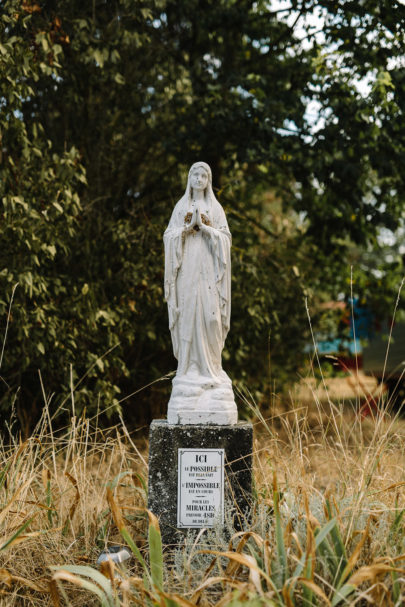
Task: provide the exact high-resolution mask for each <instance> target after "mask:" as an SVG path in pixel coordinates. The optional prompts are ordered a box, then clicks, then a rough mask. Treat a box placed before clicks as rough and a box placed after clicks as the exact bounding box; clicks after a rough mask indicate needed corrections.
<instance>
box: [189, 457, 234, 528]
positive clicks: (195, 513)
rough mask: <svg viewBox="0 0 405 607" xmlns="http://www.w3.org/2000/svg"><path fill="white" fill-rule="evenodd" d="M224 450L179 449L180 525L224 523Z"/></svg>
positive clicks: (201, 525)
mask: <svg viewBox="0 0 405 607" xmlns="http://www.w3.org/2000/svg"><path fill="white" fill-rule="evenodd" d="M224 457H225V455H224V449H179V462H178V465H179V468H178V470H179V472H178V495H177V527H178V528H181V527H194V528H200V527H213V526H214V524H215V523H217V522H218V523H221V524H223V522H224Z"/></svg>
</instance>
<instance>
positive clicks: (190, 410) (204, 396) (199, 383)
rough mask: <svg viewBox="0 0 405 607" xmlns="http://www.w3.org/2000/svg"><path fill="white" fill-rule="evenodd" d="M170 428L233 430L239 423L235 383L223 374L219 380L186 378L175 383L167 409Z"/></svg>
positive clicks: (197, 376)
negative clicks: (234, 393)
mask: <svg viewBox="0 0 405 607" xmlns="http://www.w3.org/2000/svg"><path fill="white" fill-rule="evenodd" d="M167 421H168V423H169V424H181V425H197V424H209V425H218V426H231V425H233V424H236V423H237V421H238V409H237V407H236V403H235V397H234V395H233V390H232V382H231V380H230V379H229V377H228V376H227V375H226V373H225V372H224V371H222V373H221V375H220V376H219V377H218V378H216V379H213V378H204V377H202V376H199V375H192V374H190V375H186V376H180V377H177V376H176V377H175V378H174V379H173V389H172V394H171V396H170V400H169V405H168V408H167Z"/></svg>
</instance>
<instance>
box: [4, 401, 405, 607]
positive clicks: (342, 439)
mask: <svg viewBox="0 0 405 607" xmlns="http://www.w3.org/2000/svg"><path fill="white" fill-rule="evenodd" d="M324 396H325V394H324ZM251 415H252V419H253V421H255V430H256V440H255V451H254V462H255V492H254V499H253V511H252V520H251V521H250V523H249V524H248V525H247V526H246V529H245V530H244V531H242V532H239V533H236V534H234V533H233V532H232V531H231V530H230V533H231V536H232V538H231V540H230V541H229V536H228V539H226V537H225V536H226V534H224V533H223V530H221V529H211V530H205V531H201V532H200V533H199V534H198V535H196V532H193V533H191V534H190V535H189V536H188V537H187V538H186V540H185V542H184V544H183V545H182V546H180V547H179V548H178V549H177V550H176V551H175V553H174V554H173V552H170V551H165V552H163V553H162V548H161V542H160V534H159V527H158V522H157V520H156V519H155V518H154V516H153V515H152V514H151V513H147V511H146V510H145V508H146V487H145V479H146V461H145V458H146V449H145V447H146V441H145V439H144V438H143V437H142V436H141V435H138V434H136V433H135V434H132V437H131V435H130V434H129V432H128V430H127V429H126V427H125V426H124V425H123V424H121V425H119V426H115V427H113V428H110V429H108V430H107V429H106V430H103V431H102V430H101V429H100V428H98V427H97V419H96V418H86V417H85V416H81V417H72V423H71V426H70V427H69V428H67V429H66V430H65V431H64V432H63V433H62V434H60V435H59V436H58V437H56V436H55V434H54V431H53V429H52V425H51V424H50V422H49V418H50V413H49V408H48V406H46V407H45V409H44V412H43V416H42V419H41V421H40V423H39V425H38V427H37V429H36V432H35V434H33V436H32V437H31V438H29V439H27V440H26V441H25V442H18V441H17V442H14V444H10V440H11V441H13V440H14V441H15V439H13V432H12V431H10V434H9V436H8V437H7V441H6V442H3V443H2V444H1V446H0V449H1V453H0V457H1V459H2V461H3V462H4V466H3V468H2V472H1V476H0V505H1V510H0V512H1V514H0V593H1V594H0V604H1V605H4V606H6V605H7V607H14V606H16V607H17V606H20V605H35V607H42V606H43V607H45V606H47V607H48V606H62V605H74V606H75V607H80V605H83V606H84V605H86V606H90V605H103V606H108V607H119V606H122V607H123V606H129V605H137V604H139V605H145V604H149V605H167V606H170V607H175V606H180V607H184V606H186V605H187V606H190V605H191V606H196V605H200V606H201V607H205V606H206V607H208V606H210V605H216V606H221V605H222V606H231V605H232V606H234V607H236V606H239V605H247V606H249V607H259V606H261V605H263V606H264V605H266V606H268V605H271V606H273V607H285V606H288V607H291V606H294V607H295V606H297V607H298V606H300V607H301V606H302V605H305V606H306V607H315V605H318V606H321V605H333V606H344V605H357V604H359V605H362V604H372V605H384V606H385V605H392V606H396V607H400V606H401V605H402V604H403V602H404V600H405V567H404V560H405V535H404V525H403V515H404V512H405V502H404V499H405V493H404V482H403V465H402V462H403V461H404V456H405V453H404V445H405V423H404V421H403V420H400V419H397V418H395V416H391V415H389V414H388V413H387V412H386V410H382V409H381V411H380V412H378V413H377V414H376V415H375V416H374V417H373V416H370V417H368V418H367V419H362V417H361V416H360V415H359V408H358V403H353V404H352V407H350V406H349V405H348V403H347V402H346V403H345V404H344V405H343V404H341V405H339V404H336V403H333V402H331V401H330V400H329V402H328V400H325V399H324V400H323V401H322V402H321V401H319V400H313V401H312V402H311V401H307V402H304V403H303V402H302V400H300V402H294V397H292V403H291V405H290V406H289V407H288V410H287V408H285V407H282V405H281V403H280V402H279V401H278V399H276V398H274V400H273V404H272V406H271V408H270V409H268V410H267V411H266V413H265V414H263V412H260V411H259V410H257V409H256V407H251ZM112 544H126V545H128V546H129V548H130V549H131V551H132V554H133V558H132V560H131V561H130V564H129V566H128V567H126V568H122V566H121V567H119V566H118V567H119V568H118V570H117V569H116V568H114V566H113V565H112V564H104V566H103V567H102V570H101V572H100V571H98V570H97V568H96V565H95V563H96V560H97V556H98V554H99V553H100V552H101V550H102V549H104V548H105V547H106V546H110V545H112Z"/></svg>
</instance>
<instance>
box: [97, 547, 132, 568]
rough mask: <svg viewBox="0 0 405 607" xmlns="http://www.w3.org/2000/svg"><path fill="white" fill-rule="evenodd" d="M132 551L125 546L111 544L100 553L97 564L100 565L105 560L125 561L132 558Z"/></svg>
mask: <svg viewBox="0 0 405 607" xmlns="http://www.w3.org/2000/svg"><path fill="white" fill-rule="evenodd" d="M131 556H132V555H131V552H130V551H129V550H128V548H125V546H110V548H106V549H105V550H103V552H102V553H101V554H100V556H99V557H98V559H97V565H98V566H100V565H101V563H104V561H108V560H111V561H113V563H124V562H125V561H127V560H128V559H130V558H131Z"/></svg>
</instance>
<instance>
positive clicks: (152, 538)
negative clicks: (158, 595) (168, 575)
mask: <svg viewBox="0 0 405 607" xmlns="http://www.w3.org/2000/svg"><path fill="white" fill-rule="evenodd" d="M148 515H149V530H148V540H149V561H150V573H151V577H152V583H153V584H154V585H155V586H156V588H158V589H159V590H163V552H162V536H161V534H160V528H159V522H158V520H157V518H156V516H155V515H154V514H152V513H151V512H149V511H148Z"/></svg>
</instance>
